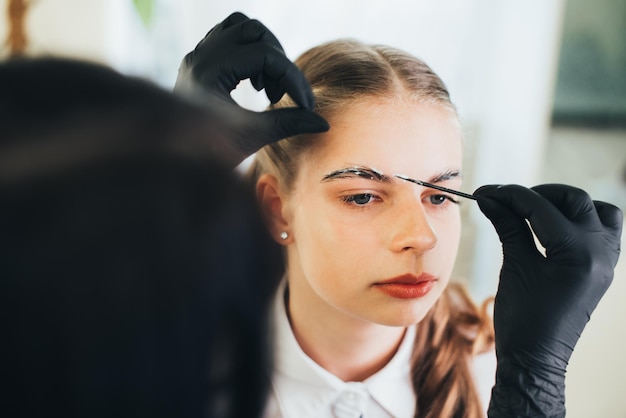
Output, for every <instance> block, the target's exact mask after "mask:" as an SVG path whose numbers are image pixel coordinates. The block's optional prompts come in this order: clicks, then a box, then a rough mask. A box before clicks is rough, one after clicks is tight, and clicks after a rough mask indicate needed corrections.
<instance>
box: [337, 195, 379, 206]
mask: <svg viewBox="0 0 626 418" xmlns="http://www.w3.org/2000/svg"><path fill="white" fill-rule="evenodd" d="M372 200H374V195H373V194H371V193H360V194H353V195H349V196H344V197H343V201H344V202H346V203H354V204H355V205H357V206H363V205H367V204H368V203H371V202H372Z"/></svg>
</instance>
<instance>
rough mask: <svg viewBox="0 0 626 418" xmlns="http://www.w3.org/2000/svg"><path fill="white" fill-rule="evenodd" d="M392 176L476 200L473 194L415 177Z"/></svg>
mask: <svg viewBox="0 0 626 418" xmlns="http://www.w3.org/2000/svg"><path fill="white" fill-rule="evenodd" d="M393 176H394V177H397V178H399V179H402V180H405V181H410V182H411V183H415V184H419V185H420V186H424V187H430V188H431V189H436V190H440V191H442V192H446V193H450V194H453V195H456V196H461V197H464V198H466V199H472V200H476V198H475V197H474V196H472V195H471V194H467V193H463V192H459V191H458V190H452V189H448V188H447V187H441V186H437V185H436V184H432V183H427V182H425V181H421V180H415V179H412V178H410V177H407V176H404V175H402V174H394V175H393Z"/></svg>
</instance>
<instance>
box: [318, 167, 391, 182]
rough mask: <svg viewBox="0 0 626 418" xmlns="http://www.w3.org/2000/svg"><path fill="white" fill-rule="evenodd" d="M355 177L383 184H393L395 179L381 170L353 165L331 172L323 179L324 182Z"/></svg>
mask: <svg viewBox="0 0 626 418" xmlns="http://www.w3.org/2000/svg"><path fill="white" fill-rule="evenodd" d="M354 177H360V178H364V179H367V180H375V181H380V182H383V183H391V182H393V179H392V178H391V177H389V176H386V175H384V174H383V173H382V172H381V171H380V170H376V169H375V168H371V167H367V166H364V165H353V166H350V167H345V168H341V169H339V170H335V171H331V172H330V173H328V174H326V175H325V176H324V177H323V178H322V182H325V181H331V180H336V179H346V178H354Z"/></svg>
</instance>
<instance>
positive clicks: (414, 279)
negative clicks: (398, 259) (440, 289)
mask: <svg viewBox="0 0 626 418" xmlns="http://www.w3.org/2000/svg"><path fill="white" fill-rule="evenodd" d="M436 282H437V278H436V277H435V276H433V275H432V274H428V273H422V274H420V275H419V276H415V275H413V274H404V275H402V276H398V277H394V278H391V279H387V280H383V281H381V282H377V283H375V284H374V287H375V288H377V289H379V290H380V291H382V292H385V293H386V294H388V295H389V296H391V297H394V298H397V299H416V298H421V297H423V296H426V295H427V294H428V293H429V292H430V291H431V290H432V288H433V286H434V285H435V283H436Z"/></svg>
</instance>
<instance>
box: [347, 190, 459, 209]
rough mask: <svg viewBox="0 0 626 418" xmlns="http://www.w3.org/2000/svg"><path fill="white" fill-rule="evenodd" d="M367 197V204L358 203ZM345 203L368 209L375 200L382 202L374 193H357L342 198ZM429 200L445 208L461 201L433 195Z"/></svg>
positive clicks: (428, 197) (446, 196)
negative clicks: (446, 204) (448, 203)
mask: <svg viewBox="0 0 626 418" xmlns="http://www.w3.org/2000/svg"><path fill="white" fill-rule="evenodd" d="M362 197H365V198H367V202H365V203H357V199H359V198H362ZM433 198H439V199H440V202H439V203H435V202H433ZM341 199H342V200H343V201H344V202H345V203H347V204H350V205H353V206H356V207H360V208H363V207H366V206H368V205H369V204H371V203H372V201H373V200H381V199H380V197H378V196H376V195H374V194H373V193H357V194H351V195H347V196H342V198H341ZM427 199H428V200H429V201H430V203H431V204H433V205H434V206H443V205H444V204H445V202H446V201H449V202H451V203H453V204H455V205H458V204H459V201H458V200H456V199H454V198H452V197H450V196H449V195H446V194H433V195H430V196H427Z"/></svg>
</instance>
